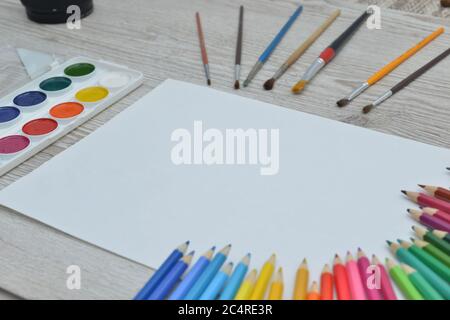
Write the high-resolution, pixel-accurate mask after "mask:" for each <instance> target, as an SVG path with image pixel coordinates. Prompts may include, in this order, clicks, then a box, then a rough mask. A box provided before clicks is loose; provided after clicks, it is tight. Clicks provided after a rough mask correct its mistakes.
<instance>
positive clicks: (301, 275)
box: [293, 259, 309, 300]
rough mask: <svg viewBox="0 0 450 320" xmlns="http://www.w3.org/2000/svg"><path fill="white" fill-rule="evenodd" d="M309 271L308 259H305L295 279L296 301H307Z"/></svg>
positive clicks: (294, 296)
mask: <svg viewBox="0 0 450 320" xmlns="http://www.w3.org/2000/svg"><path fill="white" fill-rule="evenodd" d="M308 281H309V270H308V263H307V261H306V259H303V261H302V263H301V264H300V267H299V268H298V269H297V276H296V279H295V288H294V295H293V298H294V300H306V297H307V296H308Z"/></svg>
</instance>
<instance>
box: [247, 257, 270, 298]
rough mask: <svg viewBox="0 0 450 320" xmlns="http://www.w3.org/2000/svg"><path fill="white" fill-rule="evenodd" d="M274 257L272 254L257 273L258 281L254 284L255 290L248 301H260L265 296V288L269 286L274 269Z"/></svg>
mask: <svg viewBox="0 0 450 320" xmlns="http://www.w3.org/2000/svg"><path fill="white" fill-rule="evenodd" d="M275 260H276V257H275V255H274V254H273V255H272V256H271V257H270V258H269V260H267V262H266V263H265V264H264V266H263V267H262V269H261V272H260V273H259V277H258V280H256V283H255V289H253V292H252V294H251V296H250V300H262V299H264V296H265V294H266V290H267V286H268V285H269V281H270V278H272V274H273V271H274V269H275Z"/></svg>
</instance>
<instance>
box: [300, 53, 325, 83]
mask: <svg viewBox="0 0 450 320" xmlns="http://www.w3.org/2000/svg"><path fill="white" fill-rule="evenodd" d="M325 64H326V63H325V60H323V59H322V58H319V59H317V60H316V61H314V63H313V64H312V65H310V66H309V68H308V70H306V72H305V74H304V75H303V78H302V80H305V81H311V79H312V78H314V77H315V75H316V74H317V73H319V71H320V70H322V68H323V67H325Z"/></svg>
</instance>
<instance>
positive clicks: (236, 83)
mask: <svg viewBox="0 0 450 320" xmlns="http://www.w3.org/2000/svg"><path fill="white" fill-rule="evenodd" d="M240 87H241V84H240V83H239V80H236V81H235V82H234V89H236V90H239V88H240Z"/></svg>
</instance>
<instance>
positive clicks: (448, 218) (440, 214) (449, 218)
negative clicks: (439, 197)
mask: <svg viewBox="0 0 450 320" xmlns="http://www.w3.org/2000/svg"><path fill="white" fill-rule="evenodd" d="M422 211H423V212H424V213H426V214H428V215H430V216H433V217H435V218H438V219H440V220H443V221H445V222H447V223H448V224H449V226H450V214H449V213H447V212H444V211H441V210H438V209H434V208H422Z"/></svg>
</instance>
